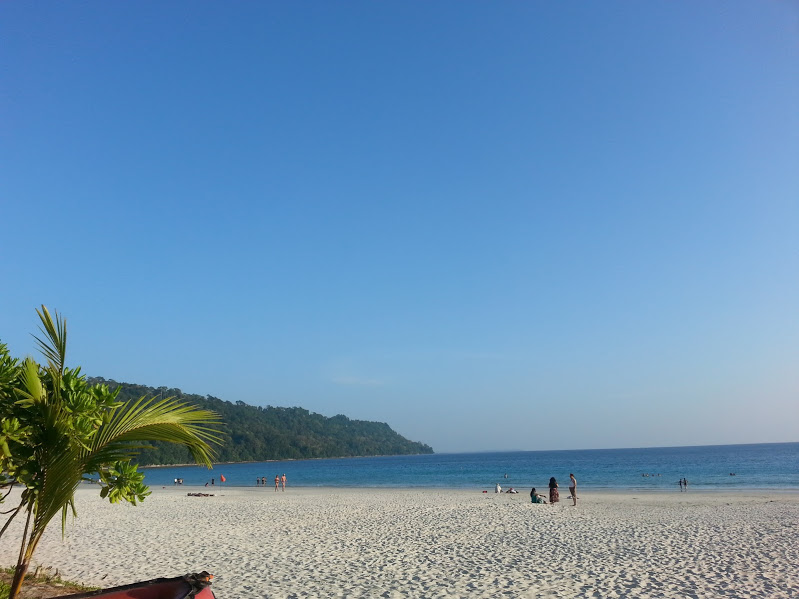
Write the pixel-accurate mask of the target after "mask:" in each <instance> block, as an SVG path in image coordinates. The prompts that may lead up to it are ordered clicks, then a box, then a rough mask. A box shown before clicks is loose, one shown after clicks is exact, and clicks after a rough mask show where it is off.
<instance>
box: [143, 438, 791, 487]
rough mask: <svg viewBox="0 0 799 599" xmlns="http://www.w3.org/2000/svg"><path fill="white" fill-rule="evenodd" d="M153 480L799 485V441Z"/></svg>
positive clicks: (458, 456) (272, 464) (418, 458)
mask: <svg viewBox="0 0 799 599" xmlns="http://www.w3.org/2000/svg"><path fill="white" fill-rule="evenodd" d="M145 470H146V475H145V483H146V484H148V485H150V486H163V485H173V484H174V480H175V479H182V480H183V484H184V485H187V486H204V485H205V484H206V483H208V486H209V487H219V486H220V483H221V476H224V477H225V479H226V480H225V482H224V485H225V486H235V487H256V486H261V485H260V484H259V485H256V477H257V478H258V480H259V482H260V480H261V479H262V478H265V479H266V485H265V486H266V487H267V488H270V487H271V488H274V478H275V475H282V474H284V473H285V474H286V476H287V479H288V486H289V487H291V486H298V487H342V488H346V487H365V488H368V487H385V488H456V489H468V488H474V489H479V490H489V489H493V488H494V486H495V485H496V484H497V483H499V484H500V485H501V486H502V487H503V488H506V489H507V488H509V487H517V488H518V489H520V490H521V489H525V488H529V487H531V486H535V487H544V486H546V484H547V483H548V481H549V478H550V477H552V476H554V477H555V478H556V480H558V482H559V484H560V486H561V487H564V488H565V487H568V481H569V473H572V472H573V473H574V474H575V476H576V477H577V480H578V484H579V485H580V487H581V488H595V489H641V490H647V489H650V490H677V491H678V490H679V485H678V480H679V479H687V480H688V483H689V489H692V488H693V489H721V490H724V489H727V490H729V489H736V488H741V489H745V488H750V489H751V488H763V489H786V490H792V489H799V442H790V443H751V444H741V445H701V446H684V447H647V448H622V449H558V450H545V451H483V452H465V453H434V454H420V455H407V456H373V457H347V458H315V459H303V460H278V461H265V462H238V463H226V464H216V465H215V467H214V469H212V470H208V469H205V468H203V467H200V466H194V465H179V466H151V467H146V468H145Z"/></svg>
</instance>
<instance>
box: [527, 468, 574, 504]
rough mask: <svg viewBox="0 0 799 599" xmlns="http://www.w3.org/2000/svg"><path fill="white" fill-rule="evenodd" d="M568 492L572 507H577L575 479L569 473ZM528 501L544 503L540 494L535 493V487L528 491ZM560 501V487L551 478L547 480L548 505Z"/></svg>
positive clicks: (544, 500)
mask: <svg viewBox="0 0 799 599" xmlns="http://www.w3.org/2000/svg"><path fill="white" fill-rule="evenodd" d="M569 492H570V493H571V500H572V502H573V503H572V505H577V479H576V478H575V476H574V474H572V473H569ZM530 501H531V502H532V503H546V502H547V501H546V498H545V496H544V495H542V494H541V493H537V492H536V490H535V487H533V488H532V489H531V490H530ZM559 501H560V486H559V485H558V481H557V479H556V478H555V477H554V476H553V477H552V478H550V479H549V504H550V505H552V504H553V503H558V502H559Z"/></svg>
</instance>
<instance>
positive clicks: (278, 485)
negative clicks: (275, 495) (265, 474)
mask: <svg viewBox="0 0 799 599" xmlns="http://www.w3.org/2000/svg"><path fill="white" fill-rule="evenodd" d="M279 488H280V475H279V474H275V491H277V490H278V489H279Z"/></svg>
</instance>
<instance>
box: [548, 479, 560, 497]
mask: <svg viewBox="0 0 799 599" xmlns="http://www.w3.org/2000/svg"><path fill="white" fill-rule="evenodd" d="M558 501H560V491H558V481H556V480H555V477H554V476H553V477H552V478H550V479H549V503H557V502H558Z"/></svg>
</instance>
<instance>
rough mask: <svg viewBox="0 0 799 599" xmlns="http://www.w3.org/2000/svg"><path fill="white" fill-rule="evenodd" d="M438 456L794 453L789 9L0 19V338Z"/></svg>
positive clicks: (497, 6)
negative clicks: (47, 325)
mask: <svg viewBox="0 0 799 599" xmlns="http://www.w3.org/2000/svg"><path fill="white" fill-rule="evenodd" d="M40 304H45V305H47V306H48V307H49V308H51V309H57V310H58V311H60V312H61V313H63V314H64V315H65V316H66V317H67V320H68V324H69V327H70V329H69V330H70V354H69V356H68V357H69V363H70V364H71V365H73V366H74V365H82V366H83V368H84V371H85V372H86V373H88V374H90V375H98V376H104V377H106V378H113V379H115V380H118V381H126V382H135V383H141V384H146V385H151V386H156V387H157V386H161V385H165V386H168V387H179V388H181V389H182V390H183V391H185V392H190V393H199V394H211V395H215V396H217V397H221V398H223V399H227V400H230V401H237V400H241V401H244V402H247V403H250V404H255V405H277V406H302V407H304V408H307V409H309V410H312V411H315V412H319V413H321V414H324V415H327V416H333V415H335V414H340V413H341V414H345V415H347V416H349V417H350V418H355V419H365V420H379V421H384V422H388V423H389V424H390V425H391V426H392V427H393V428H394V429H395V430H397V431H398V432H399V433H401V434H402V435H404V436H406V437H408V438H410V439H412V440H417V441H423V442H426V443H429V444H430V445H432V446H433V448H434V449H435V450H436V451H441V452H447V451H470V450H475V451H479V450H494V449H573V448H602V447H637V446H662V445H693V444H713V443H748V442H772V441H774V442H776V441H797V440H799V427H797V422H798V421H799V419H798V418H797V417H798V416H799V4H797V3H796V2H786V1H774V2H716V1H712V2H701V1H700V2H697V1H691V2H669V3H666V2H632V1H630V2H601V3H600V2H583V3H580V2H573V3H552V2H516V1H507V2H482V1H460V0H459V1H457V2H447V1H436V2H405V1H387V2H373V1H363V2H357V1H347V2H324V1H316V2H302V1H292V2H206V1H192V2H188V1H187V2H161V1H158V2H144V1H137V2H100V1H86V2H46V1H40V2H4V3H2V4H0V339H2V340H3V341H4V342H6V343H7V344H8V345H9V346H10V348H11V351H12V354H13V355H16V356H20V357H21V356H25V355H29V354H31V355H35V344H34V342H33V339H32V337H31V336H30V334H31V333H32V332H35V331H36V326H37V322H38V320H37V317H36V314H35V311H34V309H35V308H36V307H37V306H39V305H40Z"/></svg>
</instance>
